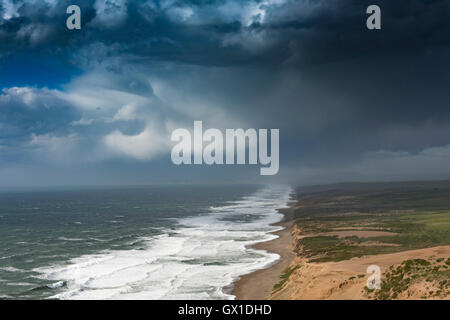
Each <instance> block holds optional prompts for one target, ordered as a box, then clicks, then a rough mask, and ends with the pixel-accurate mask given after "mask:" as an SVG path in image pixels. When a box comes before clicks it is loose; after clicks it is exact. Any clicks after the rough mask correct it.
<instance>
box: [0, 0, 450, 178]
mask: <svg viewBox="0 0 450 320" xmlns="http://www.w3.org/2000/svg"><path fill="white" fill-rule="evenodd" d="M69 2H70V1H3V2H2V5H1V11H0V17H1V18H0V58H1V59H2V60H1V61H3V62H4V63H7V61H8V59H9V58H10V57H11V56H14V55H18V54H24V53H27V52H39V53H40V54H43V55H44V56H48V57H49V58H52V59H59V60H62V61H63V62H64V63H66V64H69V65H71V66H75V67H76V68H78V69H79V70H80V73H81V75H77V76H74V77H73V78H72V80H71V81H70V82H68V83H66V84H62V85H61V88H58V89H46V88H35V87H33V86H26V87H24V86H22V87H18V88H14V87H15V86H14V85H13V84H12V85H11V86H9V87H6V88H4V89H3V93H2V95H1V96H0V108H1V110H2V113H1V115H0V130H1V135H0V145H1V148H0V154H3V159H21V158H24V157H25V155H29V154H30V153H31V156H30V155H29V157H31V158H32V159H35V158H36V157H37V158H39V159H40V160H39V161H41V162H42V163H46V162H49V161H50V160H52V161H50V162H58V163H65V162H67V161H68V159H67V157H60V158H59V157H58V156H57V155H61V154H65V155H76V154H78V155H80V154H83V155H87V156H85V157H84V158H83V157H81V156H80V159H85V162H89V163H94V164H95V163H96V164H97V165H98V166H106V164H105V163H111V162H114V161H119V162H120V161H122V163H128V162H127V161H137V162H138V163H143V162H144V163H147V162H148V163H154V166H155V167H158V166H157V165H156V164H155V163H156V162H157V161H159V160H158V159H165V160H167V162H169V160H168V158H164V157H166V156H167V152H168V150H169V148H170V146H169V145H168V144H167V143H166V142H167V137H168V134H169V133H170V131H171V129H173V128H175V127H177V126H190V125H191V124H192V121H193V120H196V119H200V120H204V121H206V123H207V125H208V126H210V127H218V128H226V127H230V128H236V127H255V128H280V129H281V147H282V153H281V157H282V158H281V164H282V170H281V171H280V175H279V176H278V177H276V178H275V179H281V180H283V179H286V180H291V179H292V177H295V179H296V180H298V181H301V180H302V179H304V180H305V181H306V180H307V181H308V182H309V183H314V182H315V181H325V180H327V181H328V180H330V179H331V180H338V181H341V180H346V179H347V180H352V179H380V178H381V177H383V179H389V177H392V178H402V179H407V178H408V177H411V178H413V177H417V176H418V175H419V176H420V177H425V178H426V177H427V175H429V176H430V177H435V176H436V172H440V171H439V170H441V172H442V174H443V175H445V174H447V175H448V174H450V168H447V166H443V162H442V161H441V160H439V159H443V157H442V154H441V153H439V152H438V153H436V152H434V151H436V150H441V149H442V150H445V148H447V146H448V145H449V144H450V140H449V133H450V132H449V129H448V128H450V111H449V109H448V101H450V93H449V90H448V88H447V87H448V83H450V78H449V77H450V72H449V71H450V63H449V61H448V56H449V53H450V52H449V50H450V40H449V39H450V37H449V36H450V34H449V33H450V31H449V30H450V3H449V2H448V1H443V0H436V1H431V0H430V1H425V0H413V1H408V2H406V3H405V2H400V1H383V0H382V1H378V2H377V4H378V5H379V6H380V7H381V8H382V30H380V31H368V30H367V29H366V28H365V19H366V14H365V9H366V7H367V5H369V4H372V3H371V2H370V1H356V0H355V1H351V0H339V1H325V0H319V1H313V2H312V1H290V0H286V1H284V0H265V1H235V0H220V1H219V0H218V1H212V0H211V1H119V0H114V1H113V0H109V1H107V0H104V1H100V0H97V1H95V2H94V3H93V2H91V1H79V2H78V4H79V5H80V7H81V8H82V14H83V16H82V24H83V27H82V30H81V31H79V32H72V31H68V30H67V29H66V28H65V27H64V25H65V18H66V14H65V8H66V7H67V5H68V4H69ZM44 78H45V77H44ZM20 92H21V93H20ZM27 94H28V95H30V96H33V98H32V99H31V98H27ZM27 99H31V100H27ZM27 101H32V103H31V102H27ZM52 150H53V153H52V152H51V151H52ZM25 151H26V152H25ZM6 154H8V157H6V156H5V155H6ZM42 154H53V155H54V156H51V157H50V158H51V159H48V157H47V158H46V157H41V156H39V155H42ZM68 157H69V158H74V156H68ZM372 158H373V159H374V160H370V159H372ZM444 158H445V156H444ZM161 161H163V162H164V160H161ZM402 162H403V163H405V164H408V165H405V167H404V168H402V166H401V165H399V164H400V163H402ZM3 163H4V165H5V166H6V165H7V161H6V160H3ZM71 165H74V164H71ZM283 167H284V168H285V171H284V173H283ZM124 168H128V169H124V170H125V171H126V170H129V167H126V166H125V164H124ZM412 168H414V169H412ZM80 170H81V169H80ZM149 170H151V169H149ZM158 170H160V168H159V167H158ZM171 170H174V169H173V168H172V167H171V166H170V163H168V164H167V166H166V168H165V172H166V173H168V172H169V171H171ZM186 170H187V171H190V169H186ZM208 170H209V169H208ZM213 170H214V169H213ZM162 171H164V170H162ZM217 171H218V172H219V171H220V172H221V169H217ZM253 173H254V172H250V173H249V174H248V177H252V174H253ZM190 174H191V173H190ZM198 174H199V173H198V172H195V175H198ZM221 174H222V173H218V176H221ZM243 174H244V173H242V172H241V171H239V172H236V176H237V177H242V176H243ZM227 175H228V173H227ZM174 179H175V178H174ZM239 179H240V178H239Z"/></svg>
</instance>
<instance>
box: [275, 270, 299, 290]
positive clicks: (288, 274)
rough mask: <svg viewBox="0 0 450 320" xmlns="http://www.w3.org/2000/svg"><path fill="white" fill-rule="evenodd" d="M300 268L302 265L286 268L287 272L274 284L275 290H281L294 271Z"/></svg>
mask: <svg viewBox="0 0 450 320" xmlns="http://www.w3.org/2000/svg"><path fill="white" fill-rule="evenodd" d="M298 268H300V266H294V267H292V268H287V269H286V270H285V272H284V273H283V274H282V275H281V276H280V281H279V282H278V283H277V284H275V285H274V286H273V290H274V291H278V290H280V289H281V288H282V287H283V285H284V284H285V283H286V281H287V280H288V279H289V277H290V276H291V274H292V272H294V271H295V270H297V269H298Z"/></svg>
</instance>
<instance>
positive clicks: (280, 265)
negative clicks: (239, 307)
mask: <svg viewBox="0 0 450 320" xmlns="http://www.w3.org/2000/svg"><path fill="white" fill-rule="evenodd" d="M277 225H280V226H282V227H284V229H283V230H280V231H277V232H275V233H274V234H276V235H278V236H279V237H278V238H276V239H274V240H271V241H267V242H262V243H258V244H256V245H254V246H253V247H254V248H256V249H261V250H266V251H269V252H274V253H277V254H279V255H280V257H281V258H280V260H279V261H278V262H277V263H276V264H274V265H272V266H270V267H269V268H266V269H261V270H257V271H255V272H253V273H250V274H247V275H244V276H242V277H241V279H239V280H238V281H237V282H236V283H235V284H234V289H233V291H232V293H233V294H234V295H235V296H236V300H264V299H266V298H267V297H268V296H269V294H270V293H271V292H272V289H273V286H274V285H275V284H276V283H278V282H279V281H280V275H281V274H282V273H283V270H284V269H286V268H287V267H288V266H289V264H290V263H291V262H292V260H293V259H294V258H295V254H294V252H293V250H292V235H291V231H292V221H285V222H280V223H278V224H277ZM255 284H257V285H255Z"/></svg>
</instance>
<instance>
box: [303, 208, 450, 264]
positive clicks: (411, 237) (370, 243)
mask: <svg viewBox="0 0 450 320" xmlns="http://www.w3.org/2000/svg"><path fill="white" fill-rule="evenodd" d="M342 218H343V217H339V216H328V217H320V218H318V219H315V220H311V219H309V220H303V219H298V220H297V223H298V225H299V226H300V228H301V230H302V234H306V235H308V234H311V233H310V230H312V229H317V228H314V224H316V225H319V226H321V227H320V229H321V230H324V229H325V230H331V229H332V226H339V231H343V230H351V229H345V227H348V228H352V227H353V228H355V227H358V228H363V230H364V231H371V230H372V231H373V230H376V231H388V232H393V233H396V234H394V235H383V236H377V237H365V238H363V237H361V238H359V237H357V236H348V237H344V238H338V237H337V236H326V235H318V236H311V237H306V238H303V239H301V240H300V241H299V242H298V243H297V252H298V253H299V254H302V255H304V256H306V257H310V258H311V261H313V262H326V261H341V260H347V259H350V258H353V257H361V256H364V255H374V254H382V253H393V252H399V251H405V250H412V249H421V248H427V247H433V246H438V245H448V244H450V211H446V212H414V213H412V212H409V213H387V214H378V215H359V214H353V215H346V216H345V219H342ZM334 228H336V227H334ZM322 232H323V231H322Z"/></svg>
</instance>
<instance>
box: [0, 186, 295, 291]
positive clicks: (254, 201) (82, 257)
mask: <svg viewBox="0 0 450 320" xmlns="http://www.w3.org/2000/svg"><path fill="white" fill-rule="evenodd" d="M291 191H292V190H291V188H290V187H288V186H279V185H277V186H236V185H226V186H223V185H222V186H211V185H208V186H151V187H127V188H125V187H123V188H90V189H89V188H85V189H79V190H50V191H28V192H17V191H15V192H12V191H11V192H5V191H3V192H1V193H0V299H1V298H3V299H15V298H16V299H17V298H21V299H45V298H51V299H233V298H234V296H233V295H232V294H231V292H230V291H231V290H230V288H231V286H232V283H233V282H234V281H235V280H236V279H238V278H239V277H240V276H242V275H244V274H247V273H250V272H252V271H255V270H258V269H261V268H265V267H267V266H269V265H271V264H273V263H274V262H276V261H277V260H278V259H279V256H278V255H277V254H275V253H270V252H265V251H263V250H256V249H253V248H252V247H251V245H252V244H255V243H258V242H263V241H268V240H271V239H273V238H275V237H276V236H275V235H273V234H271V232H273V231H276V230H279V229H280V227H279V226H274V225H273V224H274V223H276V222H278V221H280V220H281V219H282V215H281V214H280V213H278V211H277V209H279V208H283V207H286V205H287V202H288V200H289V196H290V193H291Z"/></svg>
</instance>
